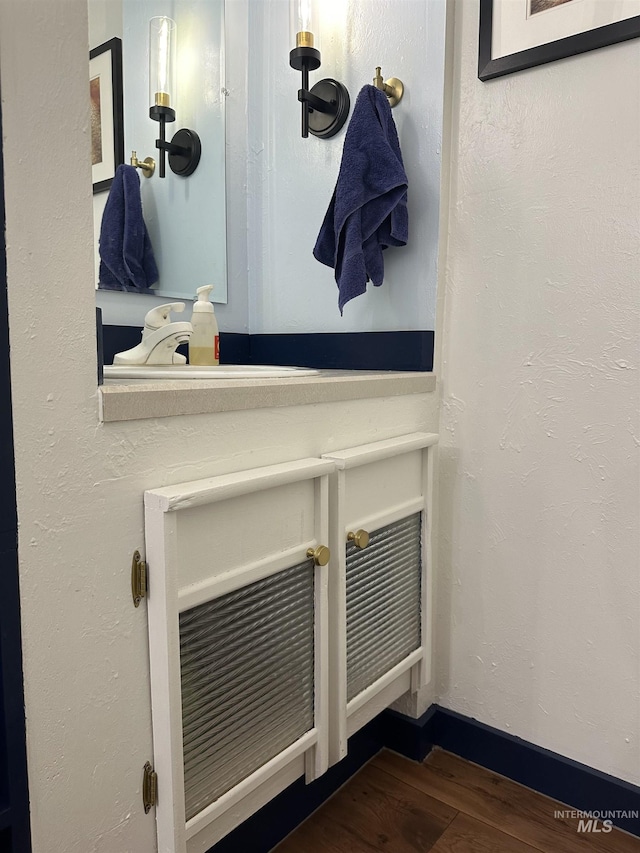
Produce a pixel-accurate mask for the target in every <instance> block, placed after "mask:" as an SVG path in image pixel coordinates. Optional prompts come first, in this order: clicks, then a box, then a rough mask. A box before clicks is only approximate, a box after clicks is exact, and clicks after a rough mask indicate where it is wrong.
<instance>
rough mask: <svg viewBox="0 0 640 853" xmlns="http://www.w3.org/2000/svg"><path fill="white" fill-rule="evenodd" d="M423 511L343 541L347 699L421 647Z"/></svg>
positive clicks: (349, 699)
mask: <svg viewBox="0 0 640 853" xmlns="http://www.w3.org/2000/svg"><path fill="white" fill-rule="evenodd" d="M421 527H422V525H421V513H416V514H415V515H411V516H408V517H407V518H403V519H402V520H401V521H398V522H395V523H394V524H388V525H386V526H385V527H381V528H379V529H378V530H374V531H373V532H372V533H371V537H370V539H369V545H368V546H367V547H366V548H364V549H362V550H360V549H359V548H357V547H356V546H355V545H354V544H353V543H348V544H347V700H348V701H351V699H353V698H354V696H357V695H358V693H361V692H362V691H363V690H365V689H366V688H367V687H369V686H370V685H371V684H373V683H374V682H375V681H376V680H377V679H378V678H380V677H381V676H383V675H384V674H385V673H386V672H388V671H389V670H390V669H391V668H392V667H394V666H396V664H398V663H400V661H402V660H403V659H404V658H405V657H407V655H409V654H410V653H411V652H412V651H415V649H417V648H419V647H420V597H421V575H422V566H421V562H422V560H421Z"/></svg>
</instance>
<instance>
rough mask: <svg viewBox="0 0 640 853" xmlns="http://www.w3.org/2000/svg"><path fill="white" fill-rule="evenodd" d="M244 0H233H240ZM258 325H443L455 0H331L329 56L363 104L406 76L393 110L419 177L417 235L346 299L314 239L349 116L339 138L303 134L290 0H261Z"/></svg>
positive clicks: (253, 95) (253, 207)
mask: <svg viewBox="0 0 640 853" xmlns="http://www.w3.org/2000/svg"><path fill="white" fill-rule="evenodd" d="M232 2H233V0H232ZM249 5H250V30H249V38H250V51H249V56H250V58H251V61H250V66H249V78H250V86H249V98H250V100H249V104H250V115H251V120H250V123H249V151H248V167H249V175H248V180H249V200H250V206H249V234H250V241H249V305H250V315H249V326H250V329H251V332H255V333H259V332H262V333H276V332H323V331H326V332H344V331H346V332H352V331H379V330H402V329H422V330H432V329H434V328H435V305H436V278H437V254H438V216H439V208H440V171H441V140H442V115H443V91H444V43H445V0H322V2H321V3H320V4H319V5H320V7H321V10H322V12H323V15H324V17H323V20H322V67H321V68H320V69H319V70H318V71H315V72H312V74H311V82H312V83H313V81H314V80H318V79H321V78H322V77H335V78H336V79H338V80H340V81H341V82H343V83H344V84H345V85H346V86H347V88H348V89H349V92H350V95H351V101H352V106H353V103H354V102H355V99H356V97H357V95H358V92H359V91H360V89H361V88H362V87H363V86H364V85H365V84H367V83H371V82H372V78H373V76H374V73H375V67H376V66H377V65H380V66H382V74H383V76H384V78H385V79H386V78H388V77H392V76H394V77H399V78H400V79H401V80H403V82H404V83H405V86H406V89H405V96H404V99H403V100H402V101H401V103H400V104H399V105H398V106H397V107H395V109H394V110H393V117H394V120H395V122H396V125H397V128H398V132H399V136H400V144H401V148H402V152H403V157H404V162H405V168H406V171H407V175H408V178H409V216H410V239H409V244H408V245H407V247H405V248H401V249H389V250H388V251H387V252H386V253H385V280H384V283H383V285H382V286H381V287H379V288H374V287H372V286H370V287H369V291H368V292H367V293H366V294H365V295H364V296H360V297H358V298H356V299H354V300H352V301H351V302H349V303H348V304H347V306H346V307H345V311H344V316H343V317H341V316H340V312H339V310H338V299H337V288H336V284H335V281H334V279H333V270H331V269H329V268H328V267H325V266H322V265H321V264H320V263H318V262H317V261H316V260H315V259H314V258H313V256H312V250H313V247H314V244H315V241H316V238H317V235H318V231H319V229H320V226H321V224H322V221H323V218H324V214H325V211H326V209H327V206H328V204H329V201H330V199H331V195H332V192H333V188H334V186H335V182H336V178H337V175H338V169H339V166H340V159H341V154H342V145H343V141H344V136H345V133H346V126H345V128H343V130H342V131H341V132H340V134H339V135H338V136H336V137H334V138H333V139H329V140H320V139H316V138H315V137H309V139H302V138H301V136H300V105H299V103H298V101H297V97H296V93H297V90H298V88H299V87H300V74H299V72H295V71H294V70H293V69H292V68H290V67H289V61H288V60H289V50H290V49H291V47H292V45H291V44H289V23H288V5H289V4H288V2H286V0H260V2H258V0H255V1H254V2H251V3H250V4H249Z"/></svg>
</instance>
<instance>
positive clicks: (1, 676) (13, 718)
mask: <svg viewBox="0 0 640 853" xmlns="http://www.w3.org/2000/svg"><path fill="white" fill-rule="evenodd" d="M5 224H6V219H5V206H4V166H3V158H2V107H1V103H0V225H1V234H0V683H1V687H0V742H1V744H2V745H1V746H0V850H2V851H3V853H5V851H14V853H28V851H29V850H30V849H31V839H30V826H29V794H28V786H27V753H26V743H25V728H24V699H23V691H22V647H21V637H20V596H19V589H18V550H17V540H18V515H17V508H16V482H15V460H14V449H13V419H12V411H11V384H10V372H9V369H10V362H9V310H8V305H7V256H6V239H5Z"/></svg>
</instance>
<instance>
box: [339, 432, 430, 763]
mask: <svg viewBox="0 0 640 853" xmlns="http://www.w3.org/2000/svg"><path fill="white" fill-rule="evenodd" d="M437 440H438V436H437V435H435V434H432V433H412V434H410V435H404V436H400V437H399V438H395V439H389V440H387V441H380V442H375V443H373V444H367V445H361V446H359V447H352V448H349V449H348V450H343V451H340V452H335V453H331V454H326V455H325V456H324V457H323V458H324V459H328V460H331V461H333V462H334V463H335V464H336V472H335V474H334V475H333V477H332V486H331V499H330V520H331V531H332V532H331V536H332V540H331V548H332V552H333V554H334V558H335V562H334V569H333V571H332V574H331V576H330V580H329V612H330V614H331V619H332V622H331V627H330V651H329V656H330V673H331V676H330V695H331V699H330V712H329V713H330V740H329V756H330V763H332V764H333V763H335V762H336V761H339V760H340V759H341V758H343V757H344V755H346V751H347V738H348V737H350V735H352V734H353V733H354V732H355V731H357V730H358V729H359V728H361V727H362V726H363V725H364V724H365V723H366V722H368V721H369V720H370V719H372V718H373V717H374V716H375V715H376V714H378V713H379V712H380V711H381V710H382V709H383V708H385V707H387V706H388V705H390V704H391V703H392V702H394V701H395V700H396V699H397V698H399V697H400V696H401V695H402V694H403V693H406V692H407V690H409V689H411V690H418V689H419V688H420V687H422V686H423V685H425V684H427V683H428V681H429V679H430V667H431V632H432V625H431V622H432V620H431V607H432V604H431V501H432V480H433V459H432V452H433V447H434V445H435V444H436V442H437Z"/></svg>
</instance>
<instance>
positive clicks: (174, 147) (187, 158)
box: [149, 106, 202, 178]
mask: <svg viewBox="0 0 640 853" xmlns="http://www.w3.org/2000/svg"><path fill="white" fill-rule="evenodd" d="M149 116H150V118H152V119H153V120H154V121H157V122H158V123H159V124H160V133H159V138H158V139H156V148H157V149H158V150H159V151H160V170H159V171H160V177H161V178H164V176H165V153H166V154H168V155H169V166H170V167H171V171H172V172H174V173H175V174H176V175H181V176H182V177H183V178H186V177H188V176H189V175H192V174H193V173H194V172H195V170H196V167H197V165H198V163H199V162H200V155H201V153H202V146H201V144H200V137H199V136H198V134H197V133H196V132H195V130H189V129H188V128H186V127H183V128H181V129H180V130H178V131H177V132H176V133H175V134H174V135H173V139H172V140H171V142H167V140H166V136H165V127H166V123H167V121H174V120H175V112H174V111H173V110H172V109H170V108H169V107H158V106H154V107H151V108H150V109H149Z"/></svg>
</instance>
